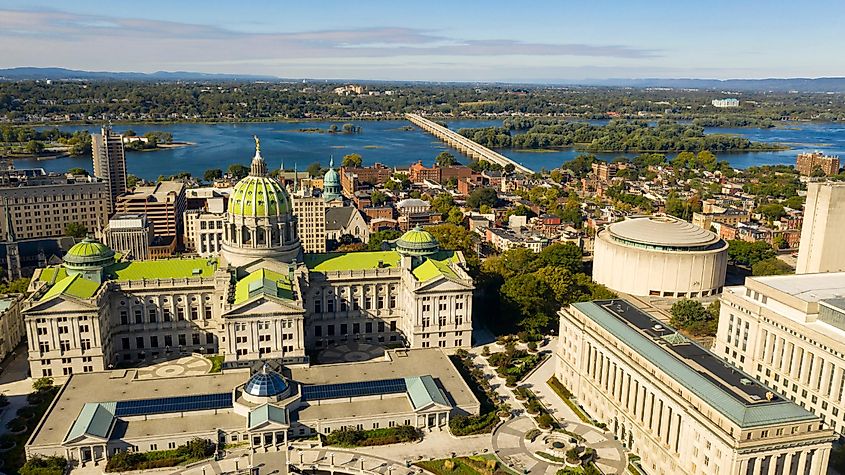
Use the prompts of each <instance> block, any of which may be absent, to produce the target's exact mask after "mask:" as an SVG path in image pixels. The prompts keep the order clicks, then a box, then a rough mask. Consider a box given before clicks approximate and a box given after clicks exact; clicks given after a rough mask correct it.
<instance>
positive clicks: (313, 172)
mask: <svg viewBox="0 0 845 475" xmlns="http://www.w3.org/2000/svg"><path fill="white" fill-rule="evenodd" d="M305 171H307V172H308V176H310V177H311V178H314V177H317V176H320V175H322V174H323V167H321V166H320V163H319V162H314V163H312V164H311V165H308V168H306V169H305Z"/></svg>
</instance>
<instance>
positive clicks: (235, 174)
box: [227, 163, 249, 180]
mask: <svg viewBox="0 0 845 475" xmlns="http://www.w3.org/2000/svg"><path fill="white" fill-rule="evenodd" d="M227 171H228V172H229V175H230V176H231V177H232V178H235V179H236V180H240V179H241V178H243V177H245V176H247V175H249V168H248V167H245V166H244V165H241V164H240V163H233V164H231V165H229V168H228V170H227Z"/></svg>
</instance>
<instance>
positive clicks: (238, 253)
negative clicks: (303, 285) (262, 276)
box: [221, 138, 302, 267]
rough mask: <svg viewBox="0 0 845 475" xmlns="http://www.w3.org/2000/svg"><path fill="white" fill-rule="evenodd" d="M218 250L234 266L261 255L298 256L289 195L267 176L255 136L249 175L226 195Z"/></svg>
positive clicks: (299, 256) (295, 257)
mask: <svg viewBox="0 0 845 475" xmlns="http://www.w3.org/2000/svg"><path fill="white" fill-rule="evenodd" d="M221 254H222V255H223V257H224V258H225V259H226V262H228V263H229V264H231V265H233V266H236V267H237V266H242V265H244V264H247V263H249V262H252V261H255V260H257V259H262V258H270V259H276V260H279V261H283V262H290V261H292V260H294V259H301V255H302V247H301V246H300V243H299V236H298V235H297V231H296V217H294V215H293V207H292V206H291V200H290V196H289V195H288V193H287V191H285V189H284V187H283V186H282V185H281V183H279V182H278V181H276V180H274V179H273V178H270V177H268V176H267V164H266V163H265V162H264V159H263V158H262V157H261V147H260V144H259V143H258V139H257V138H256V139H255V157H253V159H252V164H251V166H250V171H249V176H247V177H246V178H244V179H242V180H241V181H239V182H238V183H237V185H235V188H234V190H233V191H232V194H231V196H230V197H229V207H228V212H227V215H226V225H225V227H224V230H223V245H222V252H221Z"/></svg>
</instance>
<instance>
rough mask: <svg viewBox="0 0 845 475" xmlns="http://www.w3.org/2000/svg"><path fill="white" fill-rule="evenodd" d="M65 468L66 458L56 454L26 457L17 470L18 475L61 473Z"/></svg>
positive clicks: (59, 474) (60, 474)
mask: <svg viewBox="0 0 845 475" xmlns="http://www.w3.org/2000/svg"><path fill="white" fill-rule="evenodd" d="M66 469H67V459H65V458H64V457H59V456H56V455H51V456H49V457H44V456H42V455H34V456H32V457H28V458H27V460H26V463H24V464H23V466H22V467H21V468H20V470H18V473H20V475H62V474H63V473H65V470H66Z"/></svg>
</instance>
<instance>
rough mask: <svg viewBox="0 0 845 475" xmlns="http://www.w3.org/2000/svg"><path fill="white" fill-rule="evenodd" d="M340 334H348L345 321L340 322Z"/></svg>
mask: <svg viewBox="0 0 845 475" xmlns="http://www.w3.org/2000/svg"><path fill="white" fill-rule="evenodd" d="M340 334H341V335H348V334H349V327H348V326H347V325H346V324H345V323H341V324H340Z"/></svg>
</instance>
